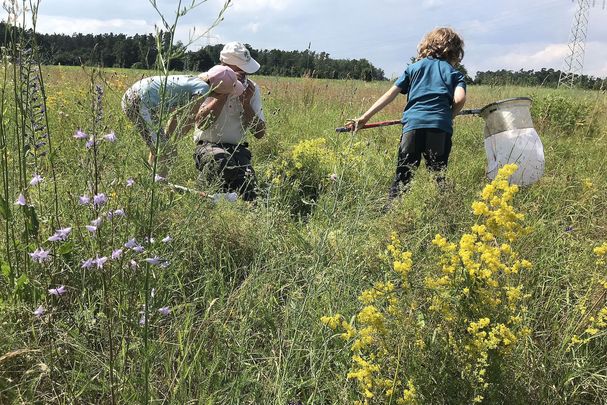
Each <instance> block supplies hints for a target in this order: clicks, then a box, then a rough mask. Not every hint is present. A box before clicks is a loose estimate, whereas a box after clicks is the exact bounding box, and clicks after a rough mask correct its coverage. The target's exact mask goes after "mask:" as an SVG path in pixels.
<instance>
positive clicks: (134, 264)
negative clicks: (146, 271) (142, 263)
mask: <svg viewBox="0 0 607 405" xmlns="http://www.w3.org/2000/svg"><path fill="white" fill-rule="evenodd" d="M129 265H130V267H131V270H136V269H137V268H138V267H139V264H137V262H136V261H135V260H131V261H130V262H129Z"/></svg>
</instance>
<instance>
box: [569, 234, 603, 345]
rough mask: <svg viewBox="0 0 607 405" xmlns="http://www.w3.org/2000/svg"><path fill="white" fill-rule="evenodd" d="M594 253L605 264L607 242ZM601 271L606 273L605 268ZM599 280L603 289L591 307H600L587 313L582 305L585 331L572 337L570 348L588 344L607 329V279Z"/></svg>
mask: <svg viewBox="0 0 607 405" xmlns="http://www.w3.org/2000/svg"><path fill="white" fill-rule="evenodd" d="M593 253H594V254H595V255H596V257H597V259H596V264H597V266H605V265H606V264H607V261H606V259H607V242H605V243H603V244H602V245H599V246H597V247H595V248H594V249H593ZM601 273H602V274H604V269H603V271H602V272H601ZM598 281H599V282H598V284H599V288H600V289H601V290H602V291H601V292H600V293H599V294H598V299H596V300H595V302H594V303H593V305H591V308H599V309H598V310H597V309H594V310H593V311H591V312H590V313H589V314H586V311H585V308H584V306H583V305H582V308H584V309H583V310H582V311H580V312H581V315H582V320H583V321H584V322H582V325H583V326H582V327H581V328H580V329H582V330H583V332H582V333H581V336H578V335H573V336H572V337H571V342H570V344H569V349H572V348H574V347H576V346H577V345H583V344H586V343H588V342H590V341H591V340H592V339H594V338H596V337H598V336H600V334H601V332H605V331H607V305H605V303H604V302H605V297H606V296H607V280H605V279H604V278H600V279H599V280H598ZM584 328H585V329H584ZM603 335H604V334H603Z"/></svg>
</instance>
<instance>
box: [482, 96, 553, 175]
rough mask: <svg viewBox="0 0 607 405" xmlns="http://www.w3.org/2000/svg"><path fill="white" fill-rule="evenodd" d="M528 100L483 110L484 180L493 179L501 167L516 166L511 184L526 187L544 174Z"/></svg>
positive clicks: (520, 98) (538, 138) (542, 151)
mask: <svg viewBox="0 0 607 405" xmlns="http://www.w3.org/2000/svg"><path fill="white" fill-rule="evenodd" d="M530 107H531V99H529V98H525V97H519V98H513V99H508V100H502V101H497V102H495V103H492V104H489V105H487V106H485V107H484V108H483V109H482V110H481V111H480V115H481V117H483V118H484V119H485V131H484V132H485V152H486V153H487V169H486V171H487V177H488V178H489V179H491V180H492V179H493V178H495V175H496V174H497V171H498V169H499V168H500V167H502V166H504V165H505V164H508V163H516V164H517V165H518V170H517V171H516V172H515V173H514V175H512V177H511V178H510V181H511V182H512V183H514V184H519V185H523V186H525V185H529V184H533V183H535V182H536V181H538V180H539V179H540V178H541V177H542V174H543V173H544V147H543V145H542V141H541V140H540V137H539V135H538V134H537V132H536V130H535V128H534V127H533V121H532V119H531V112H530Z"/></svg>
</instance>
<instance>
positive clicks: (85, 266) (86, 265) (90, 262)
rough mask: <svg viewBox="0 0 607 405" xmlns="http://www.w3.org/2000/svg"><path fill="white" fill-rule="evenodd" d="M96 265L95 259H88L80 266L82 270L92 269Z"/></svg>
mask: <svg viewBox="0 0 607 405" xmlns="http://www.w3.org/2000/svg"><path fill="white" fill-rule="evenodd" d="M93 264H94V259H86V260H85V261H83V262H82V265H81V266H80V268H83V269H90V268H91V267H92V266H93Z"/></svg>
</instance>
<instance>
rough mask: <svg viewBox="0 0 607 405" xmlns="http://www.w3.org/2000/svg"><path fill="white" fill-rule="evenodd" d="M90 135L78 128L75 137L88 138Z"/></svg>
mask: <svg viewBox="0 0 607 405" xmlns="http://www.w3.org/2000/svg"><path fill="white" fill-rule="evenodd" d="M88 137H89V136H88V135H87V134H85V133H84V132H82V131H81V130H79V129H78V130H77V131H76V133H75V134H74V138H76V139H88Z"/></svg>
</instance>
